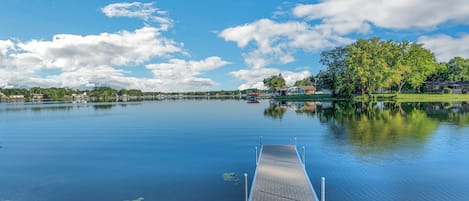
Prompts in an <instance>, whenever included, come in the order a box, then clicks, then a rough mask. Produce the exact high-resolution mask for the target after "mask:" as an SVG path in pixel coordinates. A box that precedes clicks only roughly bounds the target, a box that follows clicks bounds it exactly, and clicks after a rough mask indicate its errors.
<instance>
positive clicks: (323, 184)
mask: <svg viewBox="0 0 469 201" xmlns="http://www.w3.org/2000/svg"><path fill="white" fill-rule="evenodd" d="M321 201H326V178H324V177H321Z"/></svg>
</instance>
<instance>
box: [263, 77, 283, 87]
mask: <svg viewBox="0 0 469 201" xmlns="http://www.w3.org/2000/svg"><path fill="white" fill-rule="evenodd" d="M263 82H264V85H265V86H266V87H268V88H269V89H270V90H274V89H275V88H276V87H286V86H287V85H286V82H285V79H283V77H282V74H279V75H272V76H271V77H269V78H266V79H264V81H263Z"/></svg>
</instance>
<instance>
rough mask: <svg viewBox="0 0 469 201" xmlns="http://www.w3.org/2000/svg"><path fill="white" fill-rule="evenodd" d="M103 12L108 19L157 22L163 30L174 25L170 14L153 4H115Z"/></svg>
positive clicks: (105, 8)
mask: <svg viewBox="0 0 469 201" xmlns="http://www.w3.org/2000/svg"><path fill="white" fill-rule="evenodd" d="M101 11H102V12H103V13H104V14H105V15H106V16H108V17H129V18H140V19H142V20H145V21H147V22H156V23H159V24H160V25H161V28H162V29H163V30H166V29H168V28H169V27H170V26H171V25H172V24H173V21H172V20H171V19H170V18H169V17H168V12H167V11H164V10H161V9H160V8H157V7H154V5H153V3H142V2H132V3H114V4H109V5H107V6H105V7H103V8H101Z"/></svg>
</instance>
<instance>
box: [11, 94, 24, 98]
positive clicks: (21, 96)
mask: <svg viewBox="0 0 469 201" xmlns="http://www.w3.org/2000/svg"><path fill="white" fill-rule="evenodd" d="M10 99H24V95H10Z"/></svg>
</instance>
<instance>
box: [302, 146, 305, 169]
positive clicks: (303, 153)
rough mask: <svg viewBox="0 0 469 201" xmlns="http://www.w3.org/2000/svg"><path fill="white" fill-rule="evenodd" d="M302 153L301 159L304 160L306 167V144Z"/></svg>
mask: <svg viewBox="0 0 469 201" xmlns="http://www.w3.org/2000/svg"><path fill="white" fill-rule="evenodd" d="M302 150H303V151H302V154H301V160H302V161H303V167H306V162H305V155H306V149H305V146H303V147H302Z"/></svg>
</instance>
